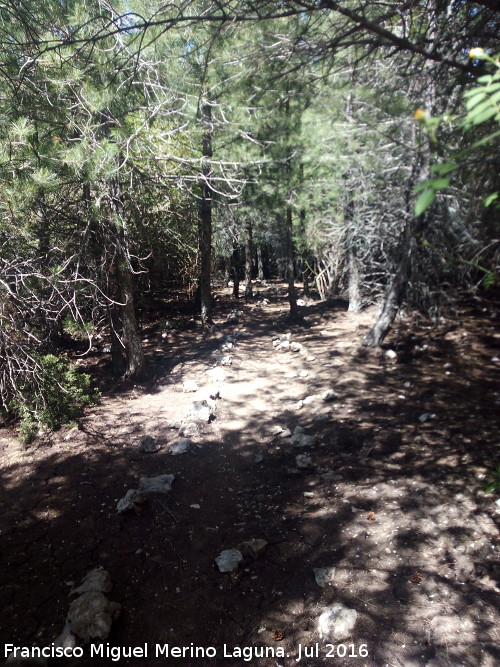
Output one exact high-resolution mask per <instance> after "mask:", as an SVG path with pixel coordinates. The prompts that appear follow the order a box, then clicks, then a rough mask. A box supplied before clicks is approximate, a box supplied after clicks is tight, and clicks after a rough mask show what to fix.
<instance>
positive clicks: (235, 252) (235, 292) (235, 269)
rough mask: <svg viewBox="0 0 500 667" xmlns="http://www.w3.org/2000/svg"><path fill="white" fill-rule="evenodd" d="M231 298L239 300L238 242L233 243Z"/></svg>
mask: <svg viewBox="0 0 500 667" xmlns="http://www.w3.org/2000/svg"><path fill="white" fill-rule="evenodd" d="M233 297H234V298H235V299H239V298H240V248H239V246H238V241H234V242H233Z"/></svg>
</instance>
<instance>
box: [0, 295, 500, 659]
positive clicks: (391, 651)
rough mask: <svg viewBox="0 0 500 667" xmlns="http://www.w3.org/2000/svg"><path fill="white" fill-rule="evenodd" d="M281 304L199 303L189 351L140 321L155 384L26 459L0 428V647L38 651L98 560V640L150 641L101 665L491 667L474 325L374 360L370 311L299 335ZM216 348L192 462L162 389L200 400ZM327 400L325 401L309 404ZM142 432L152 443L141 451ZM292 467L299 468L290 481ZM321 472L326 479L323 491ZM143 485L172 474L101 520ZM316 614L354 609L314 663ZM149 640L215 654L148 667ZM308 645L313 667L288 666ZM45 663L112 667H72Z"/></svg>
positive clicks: (489, 566)
mask: <svg viewBox="0 0 500 667" xmlns="http://www.w3.org/2000/svg"><path fill="white" fill-rule="evenodd" d="M281 288H282V286H280V285H261V286H260V287H259V295H258V298H257V300H256V302H254V303H253V304H238V305H237V307H238V308H240V309H241V311H242V315H241V317H240V319H239V323H233V324H227V323H224V321H225V318H226V317H227V314H228V313H229V311H230V310H231V309H232V308H234V307H235V304H234V303H230V302H229V300H228V299H227V297H225V299H226V300H224V299H220V300H219V306H218V310H217V313H216V314H217V319H218V321H219V326H218V328H217V331H216V333H215V335H214V336H213V337H212V338H210V339H208V340H202V338H201V337H200V334H199V330H196V329H194V330H187V329H186V330H184V331H182V332H181V333H175V332H174V333H169V334H168V336H166V337H163V338H162V335H161V334H162V332H164V331H165V329H164V327H163V326H161V321H159V322H158V323H157V324H156V325H154V324H153V325H151V326H150V328H149V329H147V330H145V332H144V337H145V339H146V340H147V342H146V343H145V346H146V348H147V351H148V358H149V362H150V370H151V373H152V375H153V376H154V380H152V381H150V382H149V384H146V385H145V386H143V387H139V386H138V387H133V388H132V387H131V388H129V389H127V390H125V391H121V392H120V393H114V394H113V393H112V392H108V393H107V394H105V395H104V397H103V399H102V401H101V403H100V405H99V406H97V407H95V408H94V409H90V410H88V411H87V414H86V416H85V418H84V419H83V420H82V423H81V428H80V430H76V429H73V430H69V429H63V430H61V431H60V432H58V433H56V434H54V435H53V436H50V437H48V436H47V437H45V438H41V439H40V440H39V441H38V442H36V443H35V444H34V445H32V446H30V447H27V448H26V447H23V446H22V445H20V444H19V443H18V442H17V440H15V439H14V437H13V433H12V432H9V431H8V430H7V429H3V430H0V494H1V495H0V501H1V505H0V508H1V546H2V549H1V555H2V559H3V563H2V566H1V568H0V586H1V605H2V619H1V628H0V642H1V644H0V647H2V646H1V645H2V644H3V643H13V644H15V645H18V646H29V645H32V644H33V643H35V644H37V645H48V644H50V642H51V641H53V640H54V638H55V637H56V636H57V635H58V634H59V633H60V632H61V630H62V628H63V625H64V619H65V616H66V613H67V610H68V607H69V604H70V599H69V597H68V593H69V590H70V589H71V588H72V587H73V586H74V585H75V583H78V582H80V581H81V579H82V577H83V576H84V575H85V574H86V573H87V572H88V571H89V570H91V569H93V568H95V567H97V566H102V567H104V568H106V569H107V570H108V571H109V572H110V574H111V576H112V579H113V581H114V589H113V591H112V593H110V595H109V597H110V599H112V600H115V601H118V602H120V603H121V604H122V606H123V612H122V615H121V617H120V619H119V620H118V621H117V622H116V625H115V626H114V627H113V630H112V632H111V635H110V637H109V640H108V641H109V643H110V645H112V646H121V647H123V646H127V647H128V646H132V647H134V646H143V645H144V644H145V643H146V642H147V643H148V645H149V646H148V648H149V656H148V658H132V659H128V658H122V659H121V660H120V661H119V664H121V665H133V666H135V665H137V666H139V665H152V666H155V665H160V664H161V665H165V664H169V665H173V664H176V665H177V664H178V665H193V666H198V665H199V666H201V667H203V666H205V665H206V666H208V665H210V666H212V667H216V666H217V665H221V666H227V667H231V666H233V665H254V666H256V667H275V665H278V666H280V667H290V666H291V665H295V664H297V663H296V659H297V657H298V656H299V645H301V646H302V656H303V657H302V661H301V662H300V663H299V664H300V665H304V666H307V667H316V666H320V665H321V666H322V665H350V666H352V667H355V666H367V667H368V666H369V667H379V666H383V665H390V666H396V665H397V666H404V667H413V666H415V667H424V666H425V667H445V666H450V667H451V666H453V667H455V666H458V665H466V666H470V667H478V666H481V667H489V666H492V667H493V665H495V664H499V663H498V660H499V648H498V639H499V634H500V633H499V628H500V624H499V613H498V612H499V609H498V600H499V597H498V560H497V555H496V554H497V551H496V549H497V548H498V529H497V526H496V520H497V519H498V517H499V515H500V510H499V508H498V506H497V505H496V504H495V500H496V498H497V496H495V495H494V494H489V495H488V494H485V493H484V488H485V485H486V481H487V479H488V477H489V476H490V475H491V473H492V471H493V470H494V468H495V455H497V453H498V444H499V429H498V422H499V412H500V411H499V405H500V387H499V384H498V368H499V365H500V362H499V361H498V357H499V356H500V354H499V352H500V350H499V347H500V345H499V343H500V334H499V333H498V332H497V329H498V327H497V319H495V318H496V316H497V313H496V311H495V309H494V308H493V307H492V305H491V304H488V303H486V302H479V301H470V302H469V305H468V306H467V307H466V306H464V307H463V308H462V309H461V310H460V312H457V313H455V315H454V316H453V315H449V316H447V318H446V321H444V322H443V323H442V324H440V325H439V326H438V327H437V328H434V329H431V328H430V327H429V326H428V323H426V322H423V321H421V322H420V323H419V322H418V321H416V320H415V319H414V318H413V319H411V320H410V318H408V319H406V320H404V321H403V322H401V323H400V324H398V326H397V327H396V328H395V330H394V332H393V333H392V335H391V336H390V338H389V340H388V341H387V345H386V346H385V350H384V351H376V352H374V351H366V350H361V349H360V347H359V344H360V341H361V338H362V336H363V334H364V333H365V332H366V330H367V328H368V326H369V324H370V323H371V322H372V320H373V316H374V312H373V311H369V312H365V313H362V314H360V315H358V316H353V315H350V314H348V313H346V312H344V308H343V306H342V303H340V302H338V303H332V304H320V303H318V302H311V303H310V304H309V305H308V306H307V307H303V313H304V314H305V315H306V316H307V319H308V321H305V322H303V323H301V324H298V325H291V324H287V323H286V321H285V315H286V300H285V297H284V295H283V290H282V289H281ZM263 297H267V299H268V300H269V303H267V304H260V305H259V304H258V301H259V299H262V298H263ZM471 304H472V305H471ZM182 318H183V316H182V314H179V315H178V322H183V319H182ZM164 319H165V318H163V322H164ZM170 319H174V320H175V318H170ZM285 332H291V334H292V336H291V341H296V342H298V343H301V344H302V345H303V347H304V352H303V353H300V352H291V351H283V352H277V351H275V350H274V348H273V345H272V337H273V335H276V334H280V335H281V334H283V333H285ZM235 334H237V339H236V344H235V346H234V348H233V349H232V350H231V352H230V354H231V356H232V365H231V366H226V367H224V370H225V372H226V380H225V381H224V382H223V383H221V384H220V385H219V389H220V395H221V398H220V399H219V400H218V401H217V412H216V419H215V420H213V421H212V422H211V423H210V424H206V425H205V426H204V428H203V431H202V433H201V435H200V436H199V437H198V438H195V441H196V442H197V443H198V444H199V445H201V446H200V447H199V448H197V449H196V451H195V452H193V453H187V454H184V455H181V456H172V455H171V454H170V453H169V443H172V442H173V441H174V440H176V439H177V437H178V436H177V432H176V431H175V430H172V429H169V428H168V426H167V425H168V422H169V421H171V420H175V419H180V418H182V417H183V416H184V413H185V410H186V408H187V406H188V405H189V404H190V403H191V401H193V399H195V398H196V395H195V394H192V393H183V392H182V383H183V381H185V380H190V379H191V380H195V381H196V382H197V383H198V384H199V385H200V387H202V386H203V385H206V384H208V383H209V382H210V380H209V378H208V376H207V375H206V374H205V371H206V370H207V369H209V368H211V367H213V366H214V365H215V359H216V357H215V356H214V355H213V354H212V353H213V352H214V351H217V350H218V349H220V347H221V345H222V343H223V341H224V339H225V336H227V335H231V336H233V335H235ZM387 349H391V350H394V351H395V352H396V353H397V358H396V359H392V358H390V357H388V356H387V355H386V351H387ZM106 357H107V355H105V354H102V353H101V354H100V356H96V357H94V361H95V360H96V359H101V360H102V359H105V358H106ZM311 357H314V359H312V358H311ZM308 358H309V360H308ZM495 359H496V360H495ZM96 363H97V362H96ZM101 363H104V362H103V361H101ZM299 371H306V372H307V374H305V373H302V375H303V376H301V375H298V373H299ZM330 388H332V389H333V390H334V391H335V392H336V394H337V398H336V400H334V401H333V402H331V403H326V402H324V401H323V400H322V394H323V392H324V391H325V390H326V389H330ZM307 396H315V398H314V399H311V402H306V405H302V407H300V403H298V401H299V400H301V399H304V398H305V397H307ZM323 414H325V415H327V417H325V418H323V419H324V420H323V421H321V420H316V421H315V419H314V418H315V417H317V416H319V415H323ZM424 414H426V415H427V419H426V420H425V421H424V418H422V420H420V419H419V417H421V416H422V415H424ZM277 425H278V426H282V427H284V428H285V427H288V428H290V429H291V430H292V431H293V429H294V428H295V427H296V426H297V425H300V426H302V427H304V428H305V431H306V433H310V434H313V435H315V436H316V445H315V446H314V447H313V448H312V449H310V450H309V449H308V450H307V451H304V450H297V449H294V448H292V446H291V444H290V440H289V439H286V438H280V437H279V436H273V433H272V429H273V427H275V426H277ZM145 435H150V436H153V437H155V438H157V439H158V440H159V441H160V442H161V443H162V445H163V446H162V449H161V450H159V451H158V452H156V453H153V454H146V453H142V452H141V451H140V449H139V446H140V442H141V439H142V438H143V437H144V436H145ZM303 453H306V454H309V455H310V456H311V458H312V461H313V465H314V467H313V468H311V469H305V470H304V469H298V468H297V466H296V460H295V457H296V455H297V454H303ZM259 454H261V455H262V457H263V458H262V460H261V461H260V460H259V459H260V457H259V456H257V458H256V455H259ZM328 472H332V473H333V474H334V475H335V479H333V480H332V479H323V478H322V475H323V474H325V473H328ZM163 473H173V474H174V475H175V480H174V483H173V488H172V491H171V492H170V493H169V494H168V495H166V496H154V497H152V498H151V502H150V503H149V504H147V505H145V506H143V507H142V509H141V511H140V512H139V513H137V514H127V515H118V514H117V512H116V503H117V501H118V499H120V498H121V497H122V496H123V495H124V494H125V492H126V490H127V489H129V488H134V487H136V486H137V480H138V478H139V477H142V476H155V475H159V474H163ZM330 477H332V475H330ZM305 494H307V495H305ZM193 505H199V508H198V507H193ZM252 538H263V539H265V540H267V542H268V543H269V545H268V547H267V550H266V551H265V553H264V554H263V555H262V557H261V558H259V559H258V560H255V561H252V560H249V561H246V562H244V563H243V565H242V566H241V567H240V569H239V570H238V571H237V572H236V573H233V574H221V573H220V572H219V571H218V569H217V567H216V565H215V561H214V559H215V557H216V556H217V555H218V554H219V553H220V552H221V551H222V550H223V549H229V548H233V547H235V546H236V545H238V543H240V542H241V541H242V540H248V539H252ZM324 566H335V567H336V571H335V576H334V578H333V580H332V581H331V583H330V584H329V585H327V586H326V587H325V588H321V587H320V586H318V585H317V584H316V582H315V580H314V576H313V571H312V570H313V568H315V567H324ZM335 602H342V603H344V604H345V605H346V606H348V607H350V608H353V609H355V610H356V611H357V612H358V620H357V624H356V626H355V628H354V631H353V635H352V637H351V638H350V639H349V640H348V641H345V642H344V645H345V647H346V649H342V648H341V649H340V650H337V649H329V648H327V647H326V643H327V642H325V641H323V640H321V639H319V637H318V635H317V632H316V618H317V616H318V615H319V614H320V613H321V611H322V609H323V608H324V607H326V606H328V605H330V604H333V603H335ZM165 643H168V644H169V645H170V646H179V647H190V646H191V645H193V647H209V646H212V647H215V648H216V649H217V657H215V658H209V657H207V658H193V657H186V658H184V659H183V658H172V659H169V660H167V659H166V658H165V657H158V658H156V657H155V655H154V647H155V644H165ZM224 644H225V645H226V653H228V654H229V655H232V656H233V657H228V656H226V657H224V653H223V645H224ZM316 644H317V652H318V656H316V655H313V656H312V657H306V656H304V653H305V652H307V653H308V654H310V655H311V654H314V653H315V649H316ZM362 644H366V646H367V651H368V656H364V657H360V656H359V653H360V646H361V645H362ZM235 646H239V647H242V648H243V647H252V646H261V647H262V646H268V647H274V649H275V650H276V652H277V657H275V658H273V659H272V658H266V659H261V658H257V657H256V658H254V659H253V660H245V659H244V658H243V657H238V656H237V655H235V653H234V650H233V647H235ZM304 647H307V651H304ZM2 648H3V647H2ZM278 648H280V649H282V652H283V653H284V654H285V655H284V657H282V656H280V655H279V652H278ZM328 650H330V652H331V657H328V656H327V655H326V653H327V651H328ZM344 650H346V651H347V656H346V657H342V653H343V651H344ZM361 652H362V651H361ZM351 654H353V655H354V656H358V657H349V656H350V655H351ZM58 662H59V663H61V664H62V661H58ZM66 664H68V665H79V666H81V667H85V666H86V665H96V666H97V665H99V664H108V665H109V664H117V663H112V661H111V660H110V659H109V658H108V659H102V660H101V659H99V658H93V659H90V657H89V656H88V655H87V654H86V655H85V657H83V658H82V659H79V660H75V659H73V660H68V661H67V662H66Z"/></svg>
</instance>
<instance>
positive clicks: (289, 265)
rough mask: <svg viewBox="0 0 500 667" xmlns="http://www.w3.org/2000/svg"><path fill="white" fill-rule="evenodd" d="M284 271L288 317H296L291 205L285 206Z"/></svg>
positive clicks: (297, 310) (297, 312)
mask: <svg viewBox="0 0 500 667" xmlns="http://www.w3.org/2000/svg"><path fill="white" fill-rule="evenodd" d="M285 230H286V271H287V280H288V303H289V305H290V318H291V319H292V320H293V319H297V317H298V314H299V309H298V306H297V294H296V292H295V265H294V248H293V220H292V207H291V206H287V208H286V223H285Z"/></svg>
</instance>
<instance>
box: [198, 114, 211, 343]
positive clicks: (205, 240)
mask: <svg viewBox="0 0 500 667" xmlns="http://www.w3.org/2000/svg"><path fill="white" fill-rule="evenodd" d="M202 116H203V122H204V124H205V132H204V134H203V143H202V155H203V166H202V185H201V190H202V192H201V205H200V218H199V224H198V234H199V249H200V301H201V323H202V326H203V332H204V333H207V332H208V331H209V330H210V328H211V326H212V290H211V263H212V188H211V187H210V176H211V171H212V169H211V165H210V158H211V157H212V131H211V121H212V108H211V107H210V105H209V104H205V105H203V109H202Z"/></svg>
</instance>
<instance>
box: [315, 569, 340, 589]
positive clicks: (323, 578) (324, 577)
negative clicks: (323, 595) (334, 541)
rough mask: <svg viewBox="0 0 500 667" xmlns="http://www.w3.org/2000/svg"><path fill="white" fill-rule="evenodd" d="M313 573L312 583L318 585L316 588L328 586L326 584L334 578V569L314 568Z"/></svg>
mask: <svg viewBox="0 0 500 667" xmlns="http://www.w3.org/2000/svg"><path fill="white" fill-rule="evenodd" d="M313 572H314V581H315V582H316V583H317V584H318V586H321V588H325V586H328V584H329V583H331V582H332V581H333V578H334V577H335V568H334V567H315V568H314V569H313Z"/></svg>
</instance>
